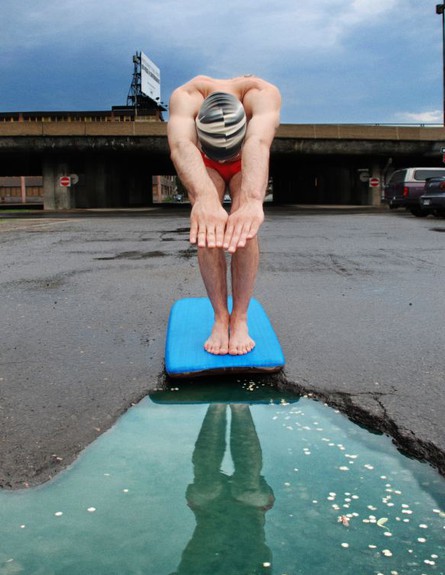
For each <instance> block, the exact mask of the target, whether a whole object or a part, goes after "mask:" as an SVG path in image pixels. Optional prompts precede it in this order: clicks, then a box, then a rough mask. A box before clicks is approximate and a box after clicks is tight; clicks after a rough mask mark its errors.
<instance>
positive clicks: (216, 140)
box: [196, 92, 246, 162]
mask: <svg viewBox="0 0 445 575" xmlns="http://www.w3.org/2000/svg"><path fill="white" fill-rule="evenodd" d="M196 131H197V133H198V138H199V141H200V143H201V149H202V151H203V152H204V154H205V155H206V156H208V157H209V158H210V159H212V160H215V161H217V162H223V161H226V160H230V159H232V158H234V157H235V156H236V155H237V154H238V152H239V151H240V150H241V146H242V143H243V140H244V136H245V134H246V112H245V111H244V108H243V105H242V104H241V102H240V101H239V100H238V98H236V97H235V96H232V95H231V94H226V93H225V92H214V93H213V94H210V96H208V97H207V98H206V99H205V100H204V102H203V103H202V106H201V108H200V110H199V113H198V116H197V118H196Z"/></svg>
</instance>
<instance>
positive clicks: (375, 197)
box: [369, 163, 384, 207]
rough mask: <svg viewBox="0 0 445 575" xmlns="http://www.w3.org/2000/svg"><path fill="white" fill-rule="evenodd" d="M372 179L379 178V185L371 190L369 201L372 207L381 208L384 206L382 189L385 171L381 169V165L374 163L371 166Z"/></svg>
mask: <svg viewBox="0 0 445 575" xmlns="http://www.w3.org/2000/svg"><path fill="white" fill-rule="evenodd" d="M370 177H371V179H372V178H377V179H378V180H379V182H380V183H379V185H378V186H376V187H374V188H371V187H370V188H369V196H370V197H369V200H370V202H369V203H370V204H371V206H376V207H378V206H380V205H381V204H382V189H383V177H384V174H383V170H382V168H381V167H380V165H379V164H377V163H374V164H372V166H371V174H370Z"/></svg>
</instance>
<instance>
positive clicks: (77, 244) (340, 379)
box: [0, 207, 445, 488]
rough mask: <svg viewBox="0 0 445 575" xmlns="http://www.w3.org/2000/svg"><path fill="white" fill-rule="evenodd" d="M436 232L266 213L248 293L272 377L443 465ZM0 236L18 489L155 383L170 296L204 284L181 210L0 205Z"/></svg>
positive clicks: (428, 222)
mask: <svg viewBox="0 0 445 575" xmlns="http://www.w3.org/2000/svg"><path fill="white" fill-rule="evenodd" d="M441 232H445V220H443V219H433V218H426V219H418V218H414V217H412V216H411V215H409V214H405V213H403V212H389V211H388V212H385V211H379V212H372V211H370V210H362V211H360V210H349V211H348V210H301V209H295V208H291V207H290V208H288V209H284V208H271V209H270V210H268V211H267V213H266V221H265V223H264V225H263V227H262V229H261V234H260V238H261V247H262V255H261V263H260V272H259V277H258V281H257V287H256V292H255V297H257V299H259V300H260V301H261V303H262V304H263V306H264V307H265V309H266V310H267V312H268V314H269V317H270V319H271V321H272V323H273V325H274V327H275V330H276V332H277V334H278V336H279V338H280V341H281V343H282V346H283V350H284V353H285V356H286V361H287V363H286V368H285V371H284V373H283V374H281V375H279V376H274V377H271V378H270V384H271V385H279V386H285V387H286V388H289V389H292V390H294V391H295V392H296V393H303V394H310V395H312V396H313V397H315V398H319V399H321V400H323V401H325V402H327V403H328V404H330V405H332V406H335V407H336V408H339V409H341V410H342V411H343V412H345V413H346V414H347V415H348V416H349V417H350V418H351V419H353V420H355V421H358V422H360V423H363V424H365V425H368V426H369V427H371V428H372V429H374V430H376V431H382V432H385V433H388V434H389V435H391V436H392V437H393V438H394V441H395V443H396V444H397V445H398V446H399V447H401V448H403V450H405V451H406V452H408V453H410V454H412V455H413V456H415V457H418V458H421V459H424V460H426V461H429V462H430V463H431V464H432V465H434V466H435V467H436V468H437V469H438V470H439V471H440V472H441V473H442V474H444V475H445V455H444V454H445V432H444V427H443V413H444V412H445V389H444V382H445V358H444V349H445V336H444V333H445V331H444V315H443V309H444V292H443V286H444V279H445V250H444V242H445V235H444V234H443V233H441ZM0 244H1V247H0V267H1V276H0V290H1V299H0V318H1V331H0V337H1V345H0V486H1V487H4V488H22V487H26V486H31V485H36V484H40V483H43V482H45V481H47V480H48V479H50V478H51V477H53V476H54V475H55V474H56V473H57V472H58V471H60V470H61V469H64V468H65V467H66V466H67V465H69V464H70V463H71V462H72V461H73V460H74V459H75V458H76V456H77V455H78V454H79V453H80V452H81V451H82V449H83V448H84V447H85V446H87V445H88V444H89V443H91V442H92V441H94V439H95V438H96V437H97V436H98V435H100V434H101V433H103V432H104V431H105V430H107V429H108V428H109V427H111V426H112V425H113V423H114V422H115V421H116V419H117V418H118V417H119V416H120V415H121V414H122V413H123V412H124V411H125V410H126V409H128V408H129V407H130V406H131V405H132V404H134V403H135V402H137V401H139V400H140V399H141V398H142V397H144V396H145V395H146V394H147V393H148V392H149V391H150V390H153V389H155V388H157V387H159V385H162V384H163V353H164V342H165V329H166V324H167V319H168V314H169V310H170V307H171V305H172V304H173V303H174V301H175V300H176V299H178V298H181V297H189V296H203V295H205V293H204V289H203V286H202V283H201V279H200V276H199V271H198V267H197V261H196V254H195V248H192V247H191V246H189V243H188V211H186V210H181V209H177V210H174V209H171V210H153V211H147V212H133V213H124V212H122V213H119V212H110V213H107V212H105V213H89V212H86V213H83V214H65V215H62V216H60V214H58V215H57V214H56V215H55V214H41V215H40V216H39V217H37V216H27V217H26V216H25V214H22V215H20V214H18V215H15V216H14V217H11V216H9V217H6V216H4V215H3V214H2V213H1V212H0ZM203 385H205V381H204V380H203Z"/></svg>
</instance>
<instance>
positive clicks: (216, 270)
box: [168, 76, 281, 355]
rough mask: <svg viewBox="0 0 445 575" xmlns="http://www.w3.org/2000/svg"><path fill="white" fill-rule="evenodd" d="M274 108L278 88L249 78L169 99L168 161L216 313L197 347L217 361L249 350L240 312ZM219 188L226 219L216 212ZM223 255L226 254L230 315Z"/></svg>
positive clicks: (203, 80) (260, 215) (194, 83)
mask: <svg viewBox="0 0 445 575" xmlns="http://www.w3.org/2000/svg"><path fill="white" fill-rule="evenodd" d="M280 105H281V98H280V93H279V91H278V89H277V88H276V87H275V86H273V85H272V84H269V83H268V82H266V81H264V80H261V79H260V78H256V77H254V76H242V77H239V78H231V79H227V80H216V79H214V78H209V77H207V76H197V77H196V78H193V79H192V80H191V81H190V82H187V83H186V84H184V85H183V86H181V87H180V88H177V89H176V90H175V91H174V92H173V94H172V97H171V99H170V106H169V109H170V117H169V122H168V140H169V145H170V151H171V159H172V161H173V164H174V166H175V168H176V171H177V173H178V176H179V178H180V179H181V181H182V183H183V184H184V186H185V188H186V189H187V191H188V195H189V199H190V202H191V204H192V211H191V216H190V242H191V243H192V244H197V246H198V261H199V267H200V270H201V275H202V277H203V281H204V284H205V287H206V290H207V294H208V296H209V299H210V301H211V303H212V306H213V310H214V314H215V322H214V325H213V329H212V332H211V334H210V337H209V338H208V340H207V341H206V342H205V343H204V348H205V349H206V351H208V352H209V353H213V354H216V355H225V354H227V353H229V354H231V355H242V354H246V353H248V352H250V351H251V350H252V349H253V348H254V346H255V342H254V341H253V340H252V338H251V337H250V336H249V332H248V327H247V308H248V306H249V301H250V298H251V297H252V293H253V288H254V284H255V278H256V274H257V270H258V261H259V248H258V238H257V233H258V230H259V227H260V225H261V224H262V223H263V220H264V212H263V200H264V196H265V193H266V188H267V183H268V177H269V155H270V147H271V144H272V141H273V138H274V136H275V132H276V129H277V128H278V125H279V116H280ZM226 187H228V188H229V191H230V195H231V200H232V204H231V210H230V214H228V213H227V212H226V210H225V209H224V208H223V206H222V200H223V197H224V193H225V191H226ZM224 251H227V252H229V253H230V254H231V255H232V262H231V273H232V296H233V308H232V312H231V314H229V310H228V307H227V294H228V289H227V273H226V258H225V253H224Z"/></svg>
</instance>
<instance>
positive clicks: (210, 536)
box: [176, 404, 275, 575]
mask: <svg viewBox="0 0 445 575" xmlns="http://www.w3.org/2000/svg"><path fill="white" fill-rule="evenodd" d="M230 410H231V426H230V451H231V455H232V460H233V464H234V469H235V470H234V473H233V474H232V476H231V477H229V476H227V475H226V474H224V473H223V472H222V471H221V465H222V461H223V458H224V454H225V451H226V425H227V406H226V405H222V404H213V405H210V406H209V408H208V410H207V413H206V416H205V418H204V421H203V424H202V427H201V431H200V433H199V436H198V439H197V441H196V444H195V450H194V453H193V460H192V461H193V468H194V481H193V483H192V484H191V485H189V487H188V488H187V493H186V498H187V504H188V506H189V507H190V508H191V509H192V511H193V513H194V514H195V518H196V528H195V531H194V533H193V536H192V538H191V540H190V542H189V543H188V545H187V547H186V548H185V550H184V552H183V554H182V559H181V563H180V565H179V567H178V570H177V572H176V573H177V575H207V574H208V575H218V574H219V573H221V574H224V575H254V574H257V573H258V574H259V573H264V572H266V571H267V572H268V573H271V567H270V566H271V561H272V553H271V551H270V549H269V547H268V546H267V544H266V540H265V532H264V526H265V514H266V511H267V510H268V509H270V508H271V507H272V506H273V504H274V500H275V499H274V495H273V491H272V489H271V487H270V486H269V485H268V484H267V483H266V480H265V479H264V477H263V476H262V475H261V468H262V465H263V461H262V454H261V446H260V442H259V440H258V435H257V433H256V430H255V425H254V423H253V419H252V415H251V413H250V409H249V406H248V405H243V404H233V405H230ZM240 550H241V552H240Z"/></svg>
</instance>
